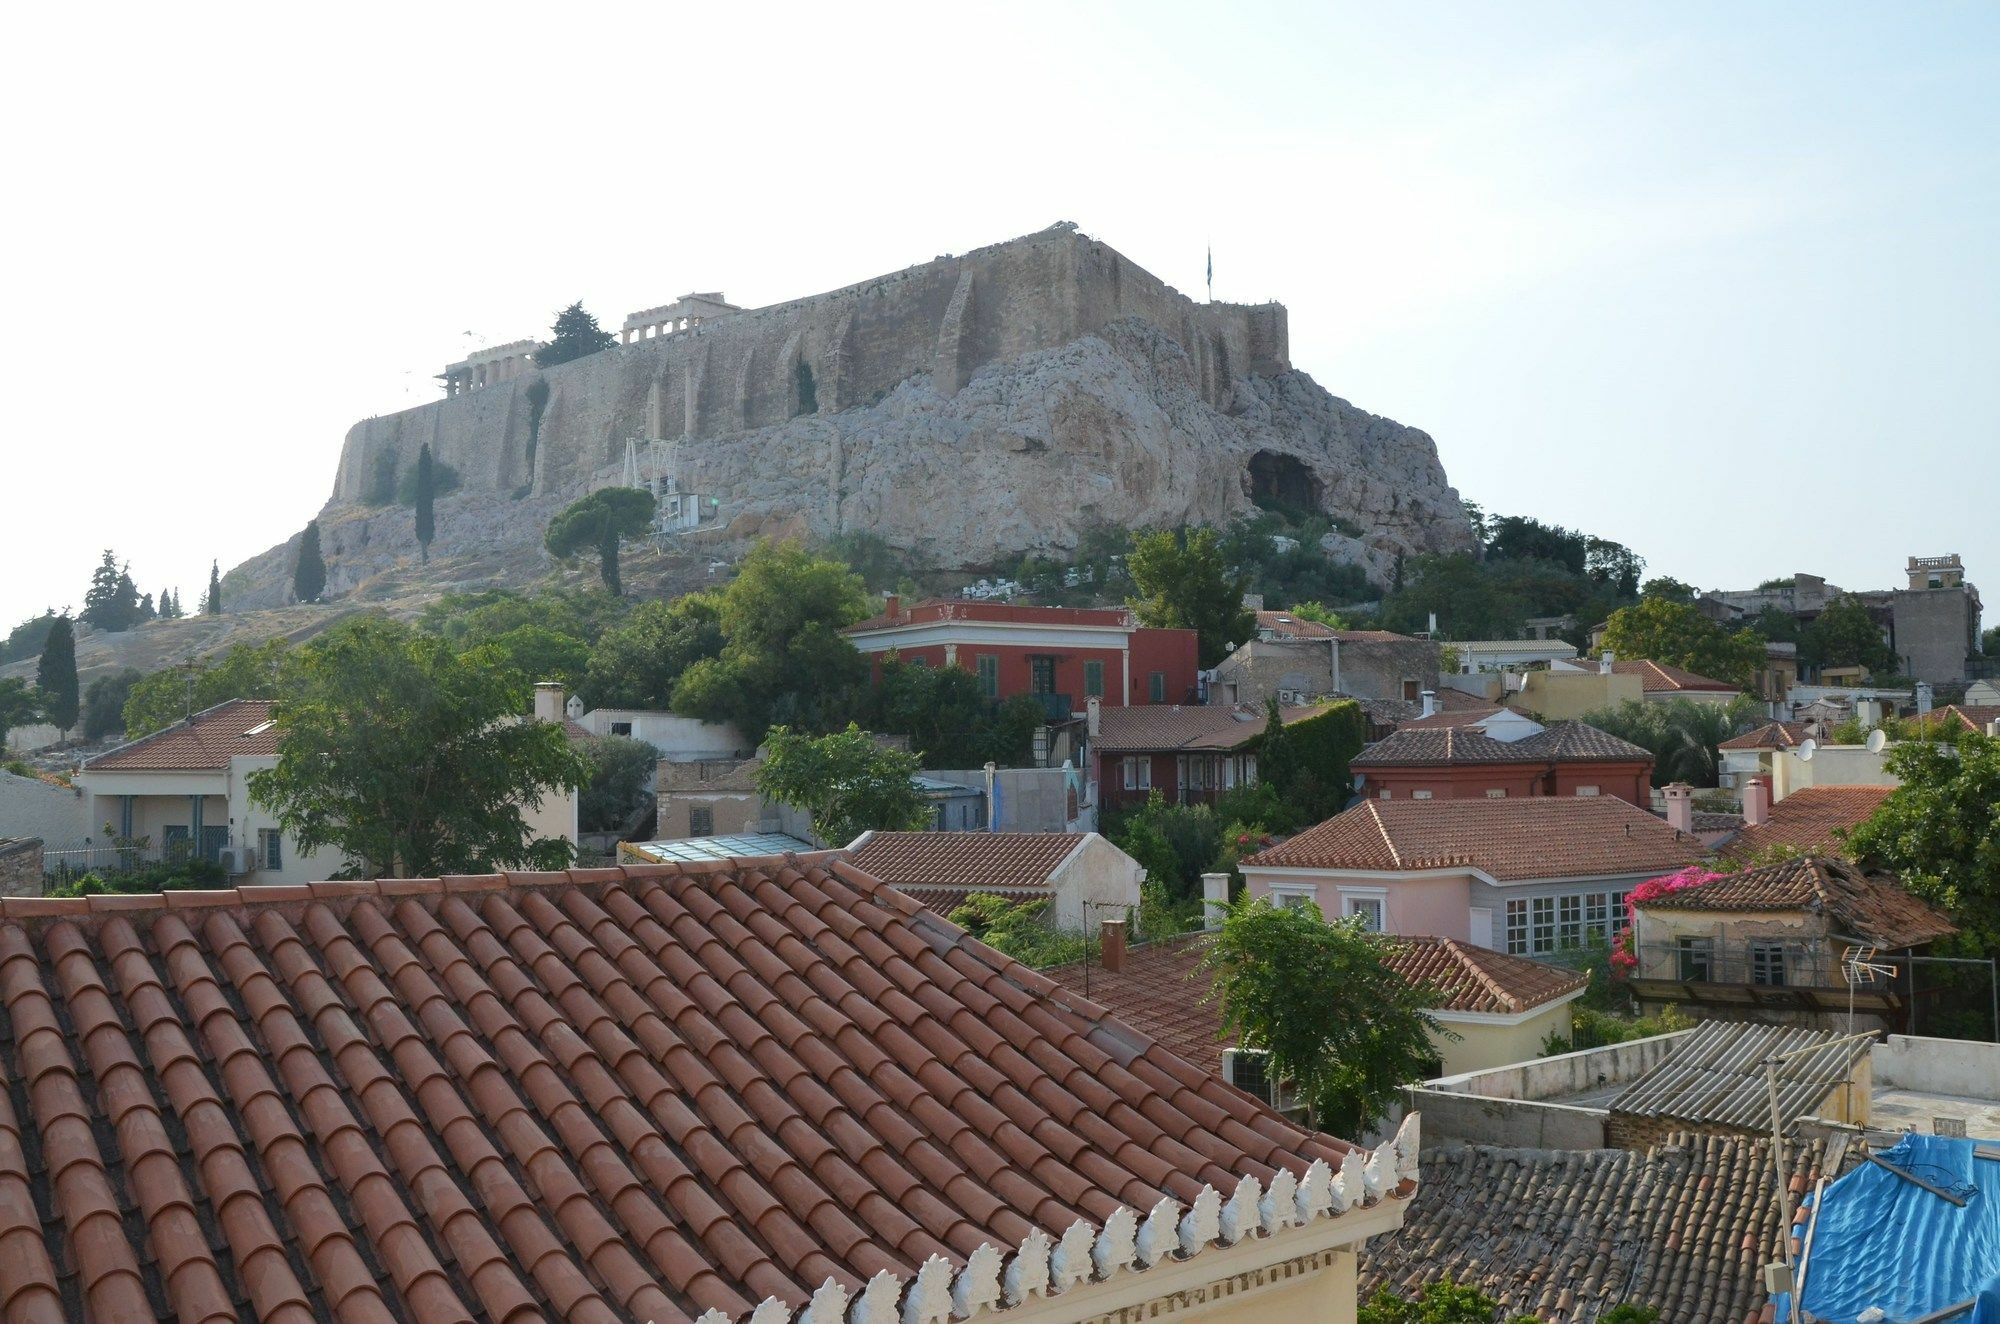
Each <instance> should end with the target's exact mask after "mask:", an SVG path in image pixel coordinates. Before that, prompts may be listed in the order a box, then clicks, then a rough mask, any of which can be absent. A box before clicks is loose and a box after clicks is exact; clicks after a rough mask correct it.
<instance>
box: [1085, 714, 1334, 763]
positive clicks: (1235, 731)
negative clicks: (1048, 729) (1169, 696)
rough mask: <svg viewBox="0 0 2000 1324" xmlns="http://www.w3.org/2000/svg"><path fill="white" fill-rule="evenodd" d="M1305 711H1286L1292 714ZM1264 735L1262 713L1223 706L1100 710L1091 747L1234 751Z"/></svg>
mask: <svg viewBox="0 0 2000 1324" xmlns="http://www.w3.org/2000/svg"><path fill="white" fill-rule="evenodd" d="M1310 711H1312V710H1311V709H1287V710H1286V716H1287V718H1288V719H1289V718H1290V716H1291V714H1292V713H1304V712H1310ZM1263 733H1264V714H1262V713H1261V712H1256V711H1253V710H1252V709H1249V708H1233V707H1229V706H1227V705H1224V704H1193V705H1166V704H1151V705H1143V706H1139V707H1133V708H1105V709H1103V710H1102V711H1101V713H1100V715H1099V725H1098V734H1097V740H1096V743H1097V748H1098V749H1099V750H1100V751H1102V752H1104V753H1117V752H1119V751H1121V750H1168V749H1235V748H1237V747H1238V746H1240V745H1243V744H1245V743H1247V742H1248V741H1250V740H1253V739H1255V738H1256V737H1258V736H1260V735H1262V734H1263Z"/></svg>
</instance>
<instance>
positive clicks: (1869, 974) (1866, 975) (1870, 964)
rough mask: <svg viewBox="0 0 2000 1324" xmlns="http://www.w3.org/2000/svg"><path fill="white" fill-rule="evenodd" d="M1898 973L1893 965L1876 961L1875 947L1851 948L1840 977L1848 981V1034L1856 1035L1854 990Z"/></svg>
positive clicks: (1842, 964) (1841, 968)
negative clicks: (1861, 985) (1857, 986)
mask: <svg viewBox="0 0 2000 1324" xmlns="http://www.w3.org/2000/svg"><path fill="white" fill-rule="evenodd" d="M1895 973H1896V967H1895V966H1893V965H1883V964H1881V963H1880V962H1878V961H1876V959H1875V949H1874V948H1873V947H1850V948H1848V949H1847V955H1846V956H1845V957H1843V958H1841V962H1840V975H1841V978H1842V979H1844V980H1846V981H1847V1032H1848V1033H1849V1034H1853V1033H1854V989H1855V986H1856V985H1858V984H1873V983H1874V982H1875V981H1876V979H1878V978H1881V979H1888V978H1890V977H1892V976H1893V975H1894V974H1895Z"/></svg>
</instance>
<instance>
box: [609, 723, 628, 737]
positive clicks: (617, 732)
mask: <svg viewBox="0 0 2000 1324" xmlns="http://www.w3.org/2000/svg"><path fill="white" fill-rule="evenodd" d="M611 734H612V735H614V736H629V735H631V734H632V724H631V723H630V722H613V723H612V724H611Z"/></svg>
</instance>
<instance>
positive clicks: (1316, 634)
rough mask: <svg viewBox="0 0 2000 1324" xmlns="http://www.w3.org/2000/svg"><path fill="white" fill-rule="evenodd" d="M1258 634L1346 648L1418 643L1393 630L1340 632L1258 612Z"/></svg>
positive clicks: (1278, 614)
mask: <svg viewBox="0 0 2000 1324" xmlns="http://www.w3.org/2000/svg"><path fill="white" fill-rule="evenodd" d="M1257 632H1258V633H1259V634H1272V635H1276V636H1277V637H1279V638H1281V639H1338V640H1340V641H1341V642H1342V643H1344V644H1364V643H1386V644H1407V643H1414V642H1416V640H1415V639H1413V638H1412V637H1411V636H1410V635H1407V634H1397V633H1396V632H1395V631H1394V630H1337V629H1335V628H1334V627H1332V626H1331V625H1323V624H1321V623H1320V622H1318V621H1309V620H1307V619H1306V618H1305V617H1303V616H1294V615H1292V613H1290V612H1288V611H1260V612H1258V613H1257Z"/></svg>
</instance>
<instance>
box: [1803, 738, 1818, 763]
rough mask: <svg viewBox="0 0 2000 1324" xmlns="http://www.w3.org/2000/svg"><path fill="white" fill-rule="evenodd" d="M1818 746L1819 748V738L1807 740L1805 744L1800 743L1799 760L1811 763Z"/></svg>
mask: <svg viewBox="0 0 2000 1324" xmlns="http://www.w3.org/2000/svg"><path fill="white" fill-rule="evenodd" d="M1818 748H1819V741H1817V740H1808V741H1806V743H1805V744H1803V745H1800V746H1799V761H1800V762H1801V763H1811V762H1812V756H1813V752H1814V751H1815V750H1817V749H1818Z"/></svg>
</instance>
